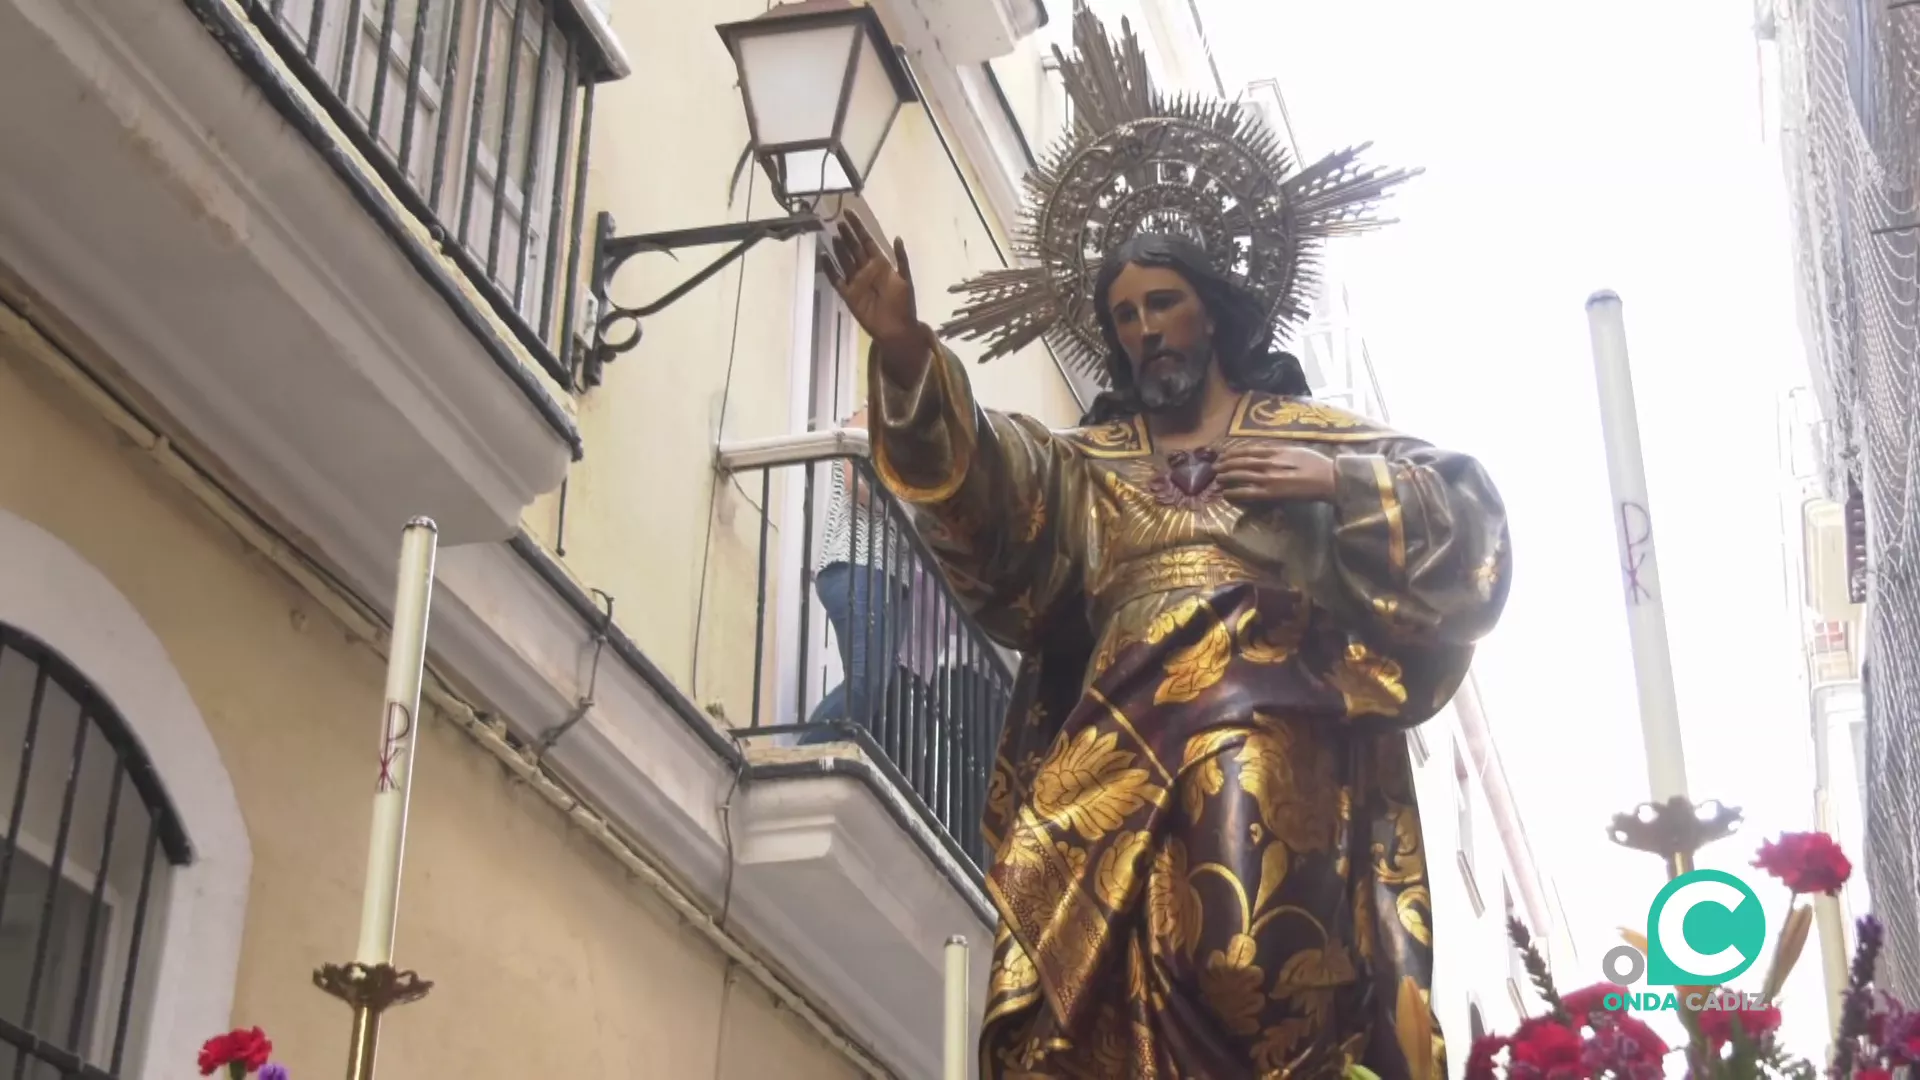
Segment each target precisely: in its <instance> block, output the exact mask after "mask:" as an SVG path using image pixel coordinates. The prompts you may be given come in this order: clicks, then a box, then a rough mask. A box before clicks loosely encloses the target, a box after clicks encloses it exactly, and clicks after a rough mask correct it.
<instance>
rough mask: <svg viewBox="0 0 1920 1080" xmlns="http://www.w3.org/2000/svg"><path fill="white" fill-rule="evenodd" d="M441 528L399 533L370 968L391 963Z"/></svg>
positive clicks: (370, 904)
mask: <svg viewBox="0 0 1920 1080" xmlns="http://www.w3.org/2000/svg"><path fill="white" fill-rule="evenodd" d="M438 541H439V530H438V528H436V527H435V525H434V523H433V522H432V521H429V520H428V519H426V518H414V519H413V520H412V521H410V522H408V523H407V528H406V531H405V532H404V533H402V534H401V539H400V575H399V582H398V584H397V585H396V586H395V588H394V597H393V637H392V640H391V641H390V642H389V643H388V646H387V691H386V700H385V702H384V703H383V704H382V706H381V709H380V754H379V758H378V771H377V773H376V777H375V780H374V789H373V838H372V840H371V841H370V842H369V843H368V845H367V891H366V895H365V897H364V899H363V900H362V902H361V906H360V948H359V951H358V952H357V953H356V954H355V956H354V959H355V960H356V961H358V962H359V963H362V964H366V965H368V966H369V967H371V966H374V965H378V964H389V963H392V962H393V931H394V924H395V922H396V921H397V919H398V915H399V908H400V858H401V855H402V853H403V851H404V849H405V847H406V839H407V796H408V794H409V792H411V791H412V788H413V746H414V736H415V734H416V733H417V732H418V730H419V725H418V724H417V723H416V720H417V719H418V717H419V715H420V680H421V671H422V669H423V668H424V667H425V665H426V659H427V612H428V608H429V607H430V606H431V601H432V597H433V560H434V551H435V548H436V546H437V545H438Z"/></svg>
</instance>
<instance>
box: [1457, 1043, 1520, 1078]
mask: <svg viewBox="0 0 1920 1080" xmlns="http://www.w3.org/2000/svg"><path fill="white" fill-rule="evenodd" d="M1511 1043H1512V1040H1511V1039H1508V1038H1507V1037H1506V1036H1504V1035H1482V1036H1480V1037H1479V1038H1477V1039H1475V1040H1473V1050H1472V1051H1471V1052H1469V1053H1468V1054H1467V1080H1494V1071H1493V1059H1494V1058H1495V1057H1496V1056H1498V1055H1499V1053H1500V1051H1502V1050H1505V1049H1506V1048H1507V1047H1508V1046H1509V1045H1510V1044H1511Z"/></svg>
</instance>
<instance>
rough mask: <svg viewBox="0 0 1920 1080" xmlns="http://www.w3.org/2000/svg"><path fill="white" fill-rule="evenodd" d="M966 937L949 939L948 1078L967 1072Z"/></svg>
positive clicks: (956, 1079)
mask: <svg viewBox="0 0 1920 1080" xmlns="http://www.w3.org/2000/svg"><path fill="white" fill-rule="evenodd" d="M970 975H971V972H970V970H969V968H968V966H967V939H966V938H963V937H961V936H960V935H958V934H955V935H954V936H952V937H950V938H948V939H947V1009H946V1013H947V1023H946V1053H945V1057H946V1069H945V1070H944V1071H943V1072H942V1076H943V1077H944V1078H945V1080H966V1075H967V982H968V979H969V976H970Z"/></svg>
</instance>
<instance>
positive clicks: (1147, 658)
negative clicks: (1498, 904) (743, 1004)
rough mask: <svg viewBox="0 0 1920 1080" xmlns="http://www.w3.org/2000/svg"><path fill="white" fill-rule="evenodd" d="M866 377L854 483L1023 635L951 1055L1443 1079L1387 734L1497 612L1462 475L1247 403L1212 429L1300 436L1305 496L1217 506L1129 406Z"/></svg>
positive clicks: (1498, 575)
mask: <svg viewBox="0 0 1920 1080" xmlns="http://www.w3.org/2000/svg"><path fill="white" fill-rule="evenodd" d="M928 348H929V349H930V350H938V349H939V347H938V345H937V344H936V343H934V342H933V341H932V340H931V339H930V340H929V342H928ZM869 369H870V372H871V376H870V377H871V398H870V401H871V402H872V432H873V440H874V441H873V448H874V449H873V452H874V461H875V464H876V466H877V468H878V469H879V471H880V475H881V476H882V477H883V478H884V479H885V480H886V482H887V484H888V486H889V487H890V488H891V489H892V490H893V491H894V492H895V493H896V494H898V495H899V496H900V497H901V498H903V499H905V500H906V501H907V502H908V503H909V504H910V505H912V507H913V508H914V511H915V514H916V518H917V520H918V523H919V525H920V528H921V529H922V531H923V533H924V534H925V535H926V537H927V539H928V542H929V545H930V546H931V547H932V549H933V550H934V552H935V554H936V555H937V556H938V557H939V558H940V560H941V563H942V569H943V571H944V572H945V573H946V574H947V576H948V578H949V579H950V580H951V581H952V583H953V584H954V587H955V589H956V591H957V593H958V594H959V595H960V596H961V598H962V600H963V601H964V602H965V603H966V604H967V605H968V606H969V609H970V611H971V613H972V614H973V616H974V617H975V618H976V619H978V620H979V622H980V623H981V625H982V626H983V627H985V628H986V630H987V631H988V632H989V633H990V634H992V635H993V636H994V637H995V638H996V639H998V640H999V641H1001V642H1002V643H1004V644H1006V645H1007V646H1008V647H1010V648H1014V649H1018V650H1020V651H1021V652H1022V653H1024V654H1025V658H1024V661H1023V663H1022V667H1021V673H1020V679H1019V683H1018V685H1017V687H1016V690H1015V695H1014V704H1013V707H1012V709H1011V710H1010V711H1009V713H1008V718H1007V724H1006V730H1005V731H1004V732H1003V734H1002V736H1001V742H1000V749H999V754H998V756H997V758H996V760H995V763H994V770H993V774H992V777H991V781H990V784H989V787H988V793H987V810H986V815H985V821H984V826H985V832H986V835H987V841H988V844H989V845H990V846H991V847H992V848H993V850H994V852H995V855H994V859H993V865H992V866H991V867H990V868H989V869H988V872H987V888H988V892H989V894H990V896H991V897H992V900H993V903H994V905H995V907H996V908H997V909H998V910H999V913H1000V917H1001V926H1000V931H999V933H998V935H997V937H996V940H995V946H994V957H993V980H992V984H991V989H990V992H989V999H988V1002H987V1006H986V1014H985V1021H984V1027H983V1030H982V1034H981V1068H982V1072H983V1075H984V1076H986V1077H989V1078H995V1077H999V1078H1008V1080H1014V1078H1033V1080H1038V1078H1042V1077H1061V1078H1080V1077H1085V1078H1094V1077H1101V1078H1105V1077H1148V1078H1156V1080H1202V1078H1208V1080H1235V1078H1240V1077H1319V1076H1332V1075H1337V1074H1338V1072H1339V1071H1340V1069H1341V1068H1342V1067H1343V1066H1344V1065H1345V1064H1347V1063H1349V1062H1353V1063H1360V1064H1364V1065H1366V1066H1367V1067H1368V1068H1371V1069H1372V1070H1374V1071H1375V1072H1376V1073H1378V1074H1380V1075H1381V1076H1382V1077H1383V1078H1386V1080H1400V1078H1412V1080H1429V1078H1431V1080H1441V1078H1444V1076H1445V1075H1446V1069H1445V1051H1444V1045H1443V1043H1442V1040H1441V1037H1440V1033H1439V1031H1438V1027H1437V1025H1436V1024H1435V1022H1434V1020H1433V1016H1432V1011H1431V1008H1430V1005H1429V1004H1428V994H1429V992H1430V988H1431V970H1432V942H1433V920H1432V906H1431V898H1430V894H1429V891H1428V882H1427V871H1426V853H1425V850H1424V847H1423V845H1422V841H1421V831H1420V820H1419V811H1418V807H1417V805H1416V803H1415V799H1414V794H1413V790H1412V779H1411V768H1410V764H1409V761H1408V757H1407V749H1406V743H1405V740H1404V738H1403V737H1402V733H1403V732H1404V731H1405V729H1407V728H1409V727H1411V726H1413V725H1415V724H1418V723H1420V722H1422V721H1424V720H1426V719H1428V718H1430V717H1431V716H1432V715H1433V714H1434V713H1436V712H1438V711H1439V710H1440V709H1441V708H1442V707H1444V706H1445V704H1446V703H1447V701H1448V700H1449V699H1450V698H1451V697H1452V696H1453V693H1454V691H1455V690H1456V689H1457V688H1458V687H1459V685H1460V683H1461V681H1462V680H1463V679H1464V678H1465V677H1466V671H1467V666H1468V664H1469V662H1470V661H1471V659H1472V655H1473V642H1474V641H1475V640H1477V639H1478V638H1479V637H1481V636H1482V635H1484V634H1485V633H1486V632H1487V631H1488V630H1490V629H1491V628H1492V627H1493V625H1494V623H1495V621H1496V620H1497V619H1498V617H1499V613H1500V610H1501V608H1502V606H1503V605H1504V603H1505V599H1506V593H1507V582H1508V576H1509V569H1510V555H1509V550H1508V544H1507V533H1506V519H1505V513H1504V511H1503V509H1502V506H1501V503H1500V500H1499V496H1498V495H1497V493H1496V492H1495V491H1494V488H1493V486H1492V484H1491V482H1490V481H1489V480H1488V479H1487V477H1486V475H1485V474H1484V472H1483V471H1482V470H1481V469H1480V467H1479V466H1478V465H1477V464H1476V463H1474V462H1473V461H1472V460H1471V459H1469V458H1466V457H1463V456H1461V455H1457V454H1451V453H1448V452H1445V451H1441V450H1437V449H1434V448H1432V447H1429V446H1427V445H1425V444H1422V443H1419V442H1417V441H1415V440H1412V439H1407V438H1405V437H1403V436H1400V435H1397V434H1395V433H1393V432H1390V431H1386V430H1384V429H1382V428H1379V427H1377V426H1375V425H1374V424H1372V423H1371V422H1370V421H1367V420H1365V419H1363V418H1361V417H1358V416H1354V415H1352V414H1349V413H1345V412H1342V411H1340V410H1337V409H1333V408H1329V407H1327V406H1324V405H1321V404H1318V403H1314V402H1309V401H1301V400H1294V399H1287V398H1280V397H1275V396H1272V395H1264V394H1248V395H1245V396H1244V397H1243V398H1242V400H1241V402H1240V404H1239V407H1238V409H1237V411H1236V413H1235V415H1234V419H1233V424H1232V426H1231V428H1230V430H1229V433H1228V436H1227V438H1226V440H1225V444H1226V445H1231V444H1232V443H1233V442H1235V441H1238V440H1279V441H1283V442H1292V443H1296V444H1300V445H1305V446H1310V447H1313V448H1315V449H1318V450H1320V451H1322V452H1324V453H1327V454H1329V455H1330V456H1333V457H1334V460H1335V467H1336V473H1337V476H1338V483H1337V492H1336V496H1335V498H1334V500H1333V502H1332V503H1331V504H1330V505H1321V504H1288V505H1285V506H1284V507H1282V508H1279V509H1273V510H1248V509H1244V508H1242V507H1239V506H1237V505H1235V504H1232V503H1229V502H1227V501H1225V500H1224V499H1222V498H1221V497H1220V496H1219V494H1218V489H1217V485H1213V484H1207V485H1205V486H1203V487H1202V488H1201V489H1200V490H1199V491H1198V494H1197V495H1193V494H1188V492H1187V490H1186V489H1187V488H1188V487H1191V486H1192V485H1191V484H1190V483H1189V484H1186V485H1176V484H1170V483H1169V482H1168V479H1167V469H1168V465H1167V458H1166V456H1164V455H1161V454H1158V453H1156V452H1155V451H1154V448H1153V446H1152V438H1151V435H1150V433H1149V431H1148V429H1147V426H1146V424H1145V422H1144V421H1143V420H1140V419H1137V418H1136V419H1135V420H1132V421H1124V422H1119V423H1115V424H1109V425H1106V426H1103V427H1099V428H1094V429H1090V430H1082V431H1076V432H1069V433H1064V434H1057V433H1054V432H1051V431H1048V430H1047V429H1045V428H1044V427H1042V426H1040V425H1039V424H1036V423H1035V422H1033V421H1032V420H1029V419H1026V418H1024V417H1017V416H1006V415H1001V414H998V413H995V412H992V411H988V410H984V409H980V408H978V407H976V405H975V404H974V402H973V398H972V394H971V390H970V388H969V387H968V385H967V382H966V377H965V373H964V371H963V369H962V368H961V366H960V363H959V361H958V360H956V359H955V358H953V357H952V356H951V355H950V354H948V353H946V352H945V351H944V350H940V351H938V353H937V355H935V356H934V357H933V361H932V363H930V364H929V366H928V368H927V374H926V376H925V377H924V378H923V379H922V380H921V384H920V385H918V386H913V387H896V386H892V385H889V384H887V383H886V382H885V381H884V379H883V377H882V375H881V365H880V364H878V363H870V365H869Z"/></svg>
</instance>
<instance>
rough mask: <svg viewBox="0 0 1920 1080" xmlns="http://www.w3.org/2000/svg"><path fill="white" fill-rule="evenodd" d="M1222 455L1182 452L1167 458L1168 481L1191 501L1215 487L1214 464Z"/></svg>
mask: <svg viewBox="0 0 1920 1080" xmlns="http://www.w3.org/2000/svg"><path fill="white" fill-rule="evenodd" d="M1219 459H1220V455H1219V454H1218V453H1216V452H1214V451H1213V450H1208V449H1201V450H1193V451H1187V450H1180V451H1177V452H1175V453H1172V454H1169V455H1168V456H1167V479H1169V480H1171V481H1173V486H1174V487H1177V488H1179V489H1180V493H1181V494H1183V495H1185V496H1186V497H1187V498H1189V499H1195V498H1199V496H1200V493H1201V492H1203V491H1205V490H1207V489H1208V488H1209V487H1212V486H1213V478H1214V469H1213V465H1214V462H1216V461H1218V460H1219Z"/></svg>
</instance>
